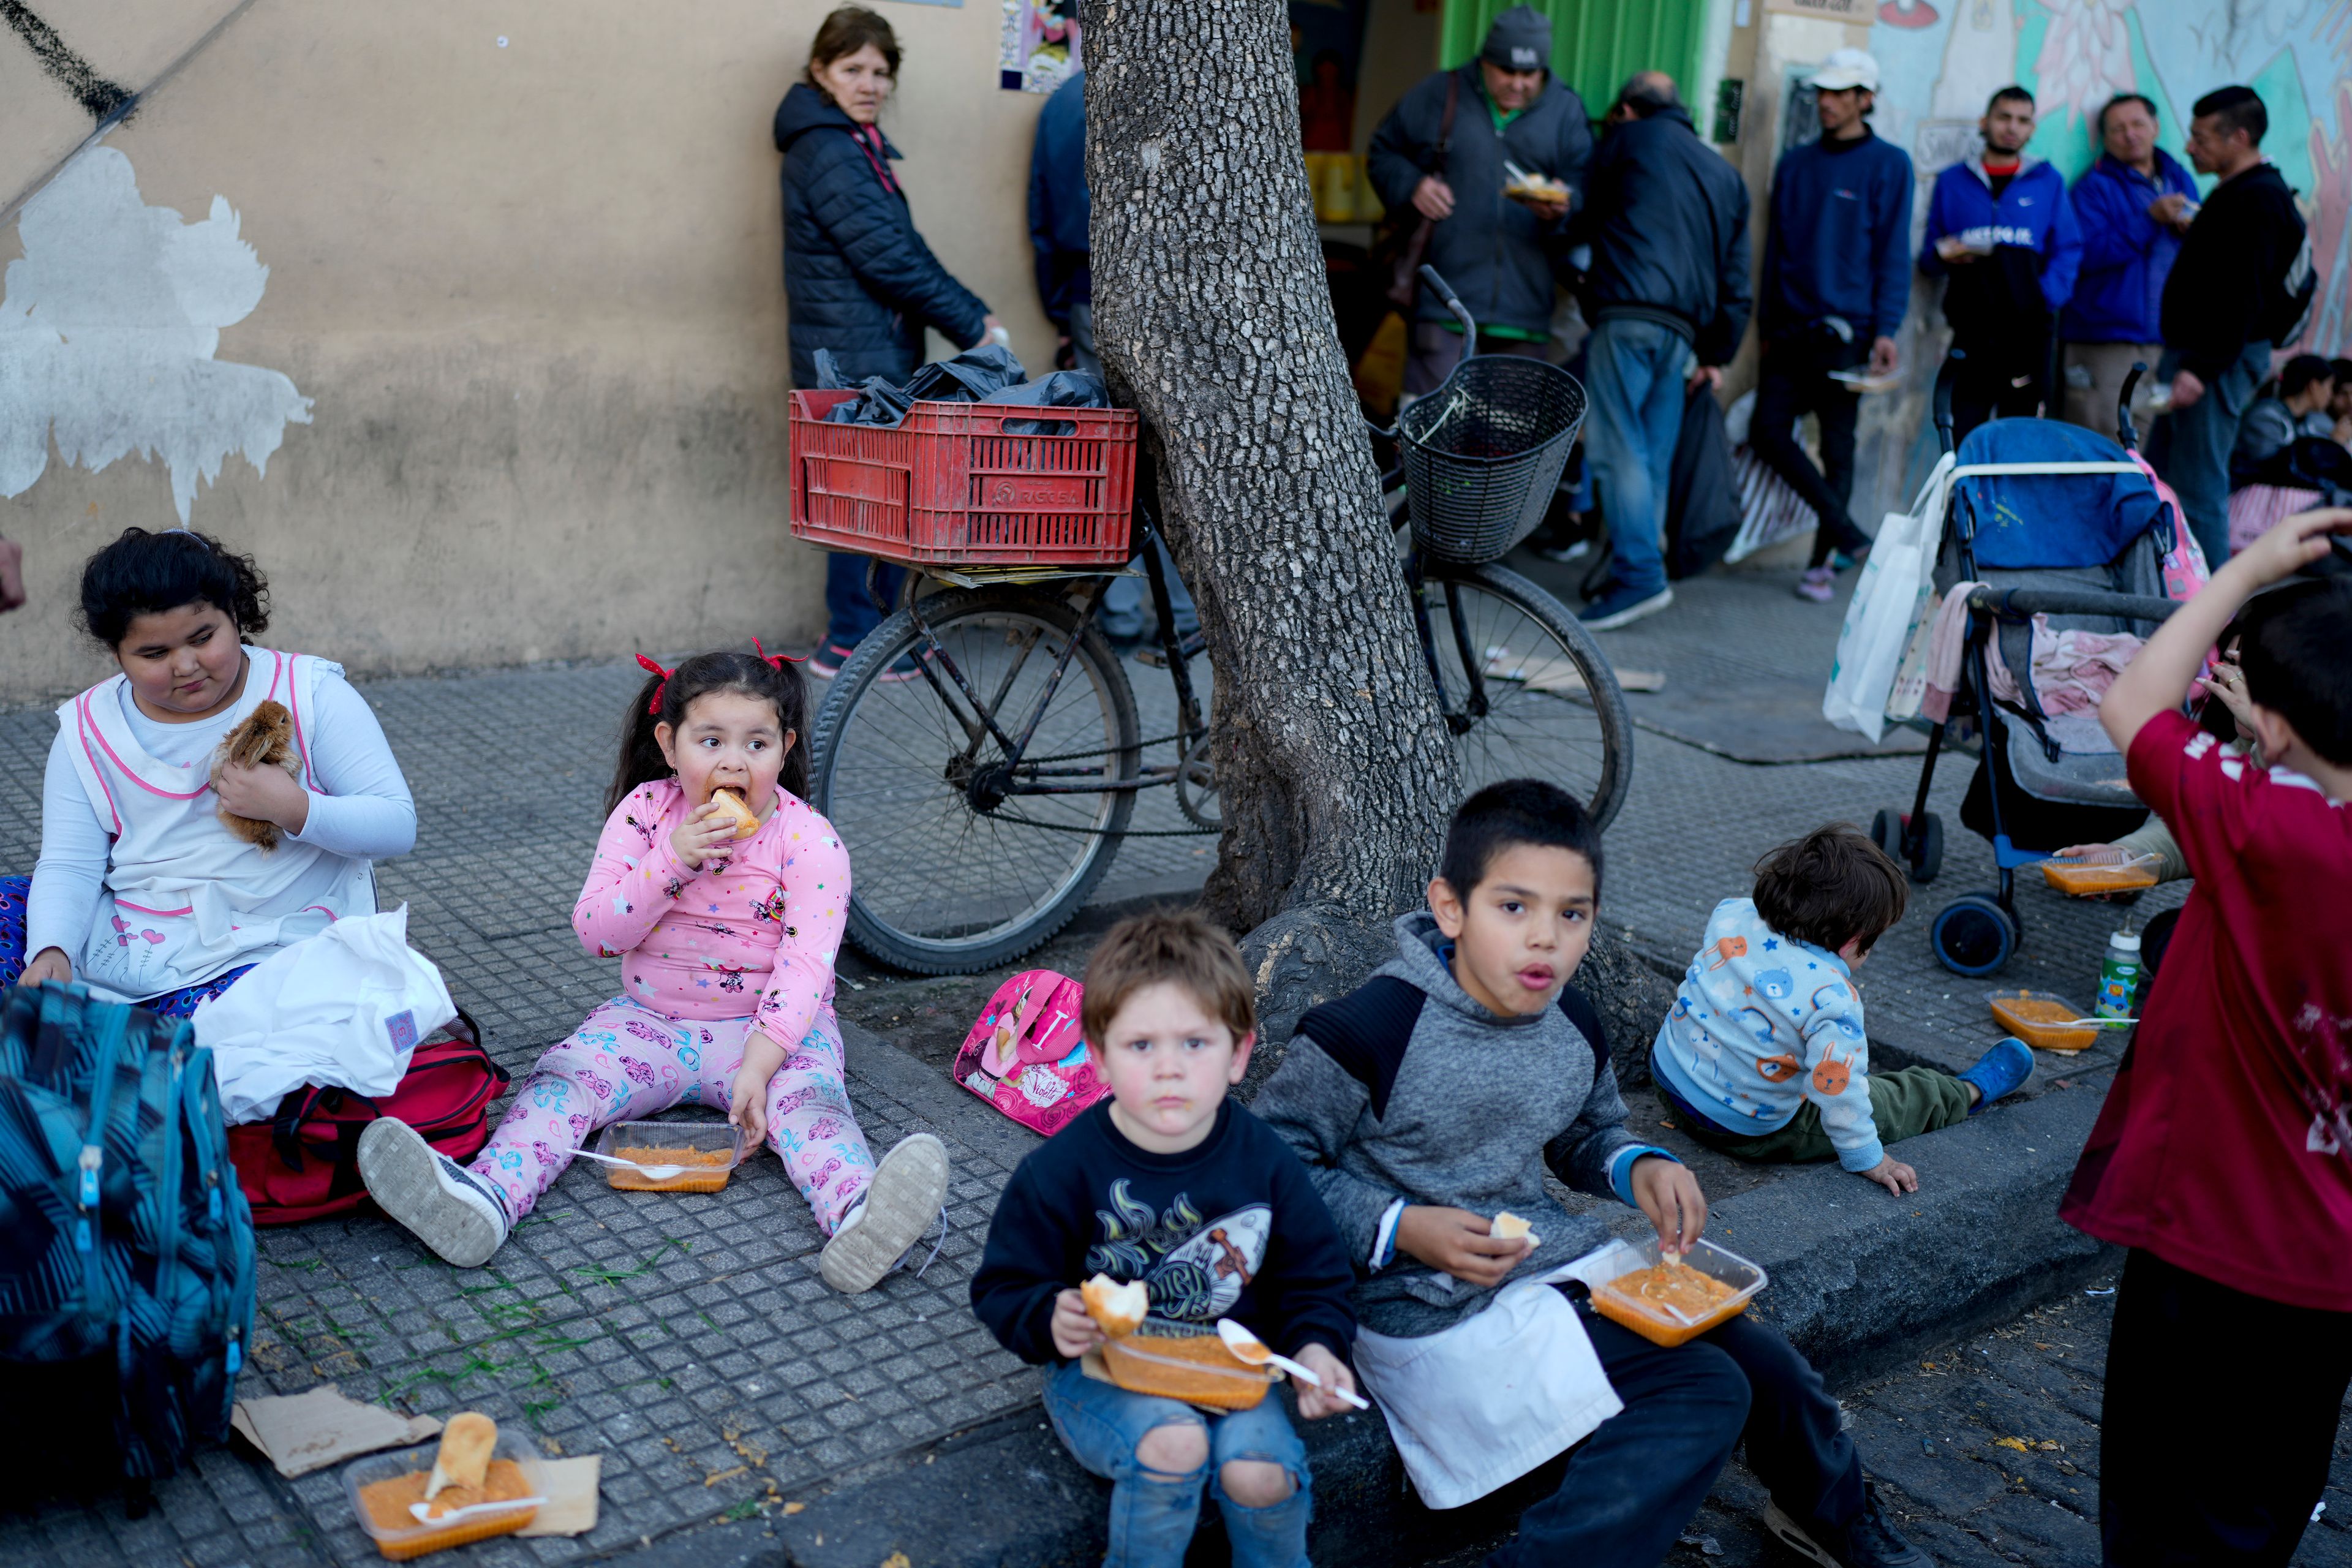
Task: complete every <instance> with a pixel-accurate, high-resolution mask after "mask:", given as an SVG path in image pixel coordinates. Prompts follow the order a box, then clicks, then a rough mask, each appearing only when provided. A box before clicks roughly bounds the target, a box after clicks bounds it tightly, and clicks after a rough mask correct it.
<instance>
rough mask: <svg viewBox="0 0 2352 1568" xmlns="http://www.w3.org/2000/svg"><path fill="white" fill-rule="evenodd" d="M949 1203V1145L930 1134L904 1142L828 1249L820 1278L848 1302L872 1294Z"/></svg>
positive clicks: (884, 1158) (879, 1167)
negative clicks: (861, 1294)
mask: <svg viewBox="0 0 2352 1568" xmlns="http://www.w3.org/2000/svg"><path fill="white" fill-rule="evenodd" d="M947 1201H948V1151H947V1145H945V1144H944V1143H941V1142H940V1141H939V1140H938V1139H936V1138H934V1137H932V1136H931V1135H930V1134H929V1133H928V1132H916V1133H912V1134H909V1135H908V1136H907V1137H905V1138H902V1139H900V1140H899V1141H898V1147H897V1148H895V1149H892V1150H891V1151H890V1152H888V1153H887V1154H885V1155H883V1156H882V1163H880V1164H878V1165H877V1166H875V1167H874V1180H873V1182H872V1183H871V1184H868V1185H867V1187H866V1196H865V1197H864V1198H863V1199H862V1200H860V1201H859V1203H858V1205H857V1206H856V1208H854V1209H852V1210H850V1211H849V1214H848V1216H847V1217H846V1218H845V1219H844V1220H843V1221H842V1222H841V1228H840V1229H839V1230H836V1231H835V1232H834V1233H833V1239H832V1240H830V1241H828V1242H826V1243H825V1244H824V1252H822V1253H820V1254H819V1255H818V1257H817V1266H816V1267H817V1273H818V1274H819V1275H821V1276H823V1278H824V1282H825V1283H826V1284H828V1285H830V1286H832V1287H833V1288H834V1289H836V1290H838V1291H840V1292H841V1293H842V1294H843V1295H845V1296H855V1295H856V1294H857V1293H858V1292H859V1291H861V1290H871V1289H874V1287H875V1286H876V1285H877V1284H879V1283H880V1282H881V1280H882V1277H883V1276H884V1275H886V1274H887V1273H889V1272H890V1270H892V1269H893V1268H897V1267H898V1260H899V1259H900V1258H904V1257H906V1255H907V1253H908V1251H909V1250H910V1249H911V1248H912V1247H914V1245H915V1243H917V1242H919V1241H920V1240H921V1239H922V1238H923V1237H924V1235H925V1234H926V1233H927V1232H929V1230H930V1228H931V1226H932V1225H933V1223H934V1222H936V1221H937V1220H938V1219H939V1217H940V1210H941V1209H944V1208H945V1207H946V1206H947Z"/></svg>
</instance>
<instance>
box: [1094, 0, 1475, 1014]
mask: <svg viewBox="0 0 2352 1568" xmlns="http://www.w3.org/2000/svg"><path fill="white" fill-rule="evenodd" d="M1082 16H1083V18H1084V32H1083V37H1085V40H1086V42H1085V49H1086V66H1087V184H1088V186H1089V188H1090V189H1091V190H1092V192H1093V193H1094V236H1093V252H1094V255H1093V264H1094V298H1095V307H1094V308H1095V332H1096V342H1097V348H1098V350H1099V352H1100V353H1101V355H1102V359H1103V363H1104V368H1105V370H1106V371H1107V372H1108V377H1109V380H1110V383H1111V385H1112V388H1113V391H1114V394H1115V395H1116V397H1117V400H1118V402H1120V403H1121V404H1131V405H1133V406H1134V407H1135V408H1137V409H1138V410H1139V411H1140V413H1141V415H1142V423H1143V429H1144V437H1143V439H1144V442H1145V445H1146V448H1147V451H1148V453H1149V454H1150V456H1152V457H1153V458H1156V463H1155V465H1154V466H1155V467H1156V470H1157V474H1158V481H1159V503H1160V504H1159V506H1158V508H1157V509H1156V512H1157V515H1158V517H1159V518H1160V521H1161V522H1162V524H1163V526H1164V528H1165V530H1166V532H1167V535H1168V542H1169V545H1170V548H1171V550H1172V551H1173V552H1174V554H1175V557H1176V562H1177V564H1178V566H1179V567H1180V568H1181V570H1182V572H1183V574H1184V578H1185V581H1186V582H1187V583H1188V584H1190V585H1191V587H1192V595H1193V597H1194V599H1195V600H1196V602H1197V603H1198V604H1199V605H1200V612H1201V625H1202V630H1203V632H1204V634H1205V636H1206V638H1207V643H1208V652H1209V658H1210V660H1211V662H1212V664H1213V667H1214V668H1215V671H1216V700H1215V710H1214V715H1213V721H1214V729H1215V733H1216V769H1217V782H1218V786H1219V790H1220V793H1221V795H1222V797H1223V810H1224V821H1225V829H1224V838H1223V844H1222V846H1221V849H1220V854H1219V858H1218V861H1217V867H1216V869H1215V871H1214V872H1213V873H1212V875H1211V876H1210V879H1209V884H1208V889H1207V892H1206V894H1205V902H1206V904H1207V906H1208V908H1209V910H1210V911H1211V912H1212V913H1213V915H1215V916H1216V917H1217V918H1219V919H1221V920H1223V921H1224V922H1225V923H1226V924H1228V925H1230V926H1233V927H1234V929H1236V930H1245V931H1249V932H1250V935H1249V937H1248V938H1247V939H1246V940H1245V942H1244V949H1245V951H1246V952H1248V953H1249V956H1250V959H1251V962H1252V963H1253V965H1254V966H1255V969H1256V971H1257V978H1258V990H1259V996H1260V1000H1261V1002H1262V1003H1263V1004H1264V1005H1265V1012H1266V1013H1267V1014H1268V1016H1267V1018H1266V1026H1267V1031H1266V1032H1267V1033H1268V1035H1269V1037H1271V1038H1273V1039H1276V1040H1279V1039H1281V1038H1283V1037H1286V1035H1287V1033H1288V1026H1289V1025H1290V1023H1291V1022H1292V1021H1294V1020H1295V1019H1296V1017H1297V1014H1298V1013H1299V1012H1300V1011H1303V1010H1304V1007H1305V1006H1306V1005H1308V1004H1310V1003H1311V1002H1312V1001H1313V1000H1316V999H1318V998H1319V997H1320V996H1323V995H1328V994H1335V993H1336V992H1337V991H1339V990H1343V989H1345V988H1346V987H1348V986H1349V985H1352V984H1354V983H1355V982H1356V981H1357V980H1359V979H1360V978H1361V976H1362V974H1363V973H1364V972H1365V970H1367V969H1368V968H1369V967H1370V965H1371V963H1377V962H1378V961H1379V959H1380V958H1381V957H1383V956H1385V955H1386V954H1387V953H1388V952H1391V951H1392V950H1391V943H1390V939H1389V936H1388V931H1387V926H1388V921H1389V919H1390V917H1391V916H1392V915H1394V914H1395V913H1397V912H1399V911H1402V910H1407V909H1412V908H1416V907H1418V906H1419V905H1420V903H1421V901H1422V896H1423V886H1424V884H1425V883H1426V882H1427V880H1428V878H1429V875H1430V873H1431V871H1432V870H1433V868H1434V867H1435V865H1436V862H1437V851H1438V848H1439V844H1440V838H1441V836H1442V832H1443V825H1444V820H1445V817H1446V814H1447V813H1448V812H1449V811H1450V809H1451V808H1452V806H1453V804H1454V799H1455V797H1456V795H1458V794H1459V791H1460V774H1459V770H1458V766H1457V763H1456V760H1455V758H1454V752H1453V746H1452V742H1451V741H1450V740H1449V738H1448V737H1447V735H1446V732H1445V729H1444V721H1442V719H1441V718H1440V716H1439V713H1438V710H1437V704H1436V700H1435V697H1434V695H1433V692H1432V690H1431V688H1430V681H1429V676H1428V673H1427V670H1426V669H1425V668H1424V667H1423V661H1422V655H1421V649H1420V645H1419V643H1418V641H1417V639H1416V637H1415V636H1414V632H1413V626H1412V601H1411V599H1410V597H1409V596H1408V595H1407V593H1406V591H1405V584H1404V579H1403V575H1402V572H1401V571H1400V570H1399V568H1398V561H1397V552H1396V549H1395V545H1394V543H1393V542H1392V540H1391V534H1390V530H1389V525H1388V520H1387V518H1386V516H1385V515H1384V514H1383V512H1382V510H1381V504H1380V477H1379V472H1378V470H1377V469H1376V468H1375V467H1374V466H1373V462H1372V457H1371V451H1370V446H1369V444H1368V443H1367V441H1366V439H1365V437H1364V432H1363V426H1362V423H1361V416H1360V412H1359V409H1358V405H1357V401H1356V395H1355V390H1354V388H1353V386H1352V385H1351V384H1350V383H1349V377H1348V366H1347V363H1346V362H1345V361H1344V360H1343V358H1342V357H1341V355H1340V352H1339V333H1338V330H1337V328H1336V326H1335V324H1334V322H1333V320H1332V314H1331V301H1330V296H1329V293H1328V288H1327V286H1326V284H1325V281H1324V276H1323V262H1322V252H1321V247H1320V246H1319V244H1318V240H1317V237H1316V233H1315V215H1314V209H1313V205H1312V204H1311V202H1310V200H1309V198H1308V194H1307V175H1306V169H1305V165H1304V163H1303V162H1302V160H1301V158H1300V155H1299V134H1298V98H1297V84H1296V81H1295V79H1294V77H1293V74H1292V65H1291V57H1290V35H1289V17H1288V14H1287V12H1286V9H1285V7H1284V5H1283V3H1282V0H1085V4H1084V8H1083V12H1082ZM1272 1054H1273V1053H1268V1055H1269V1058H1270V1057H1271V1056H1272Z"/></svg>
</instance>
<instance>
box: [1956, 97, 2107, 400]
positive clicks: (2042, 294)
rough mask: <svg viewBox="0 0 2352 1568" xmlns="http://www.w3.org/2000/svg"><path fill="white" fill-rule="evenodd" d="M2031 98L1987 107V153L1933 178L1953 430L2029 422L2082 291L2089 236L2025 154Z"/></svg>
mask: <svg viewBox="0 0 2352 1568" xmlns="http://www.w3.org/2000/svg"><path fill="white" fill-rule="evenodd" d="M2033 118H2034V116H2033V95H2032V93H2030V92H2028V91H2026V90H2025V89H2023V88H2021V87H2005V88H2002V89H2000V91H1998V92H1996V93H1994V94H1993V95H1992V100H1991V101H1990V103H1988V104H1986V105H1985V111H1984V118H1983V119H1981V120H1979V121H1977V133H1978V134H1979V135H1980V136H1982V137H1983V138H1984V151H1983V152H1982V153H1979V154H1978V155H1977V156H1976V157H1974V158H1964V159H1962V160H1961V161H1960V162H1958V163H1955V164H1953V165H1952V166H1951V167H1950V168H1948V169H1946V170H1945V171H1944V172H1943V173H1942V174H1937V176H1936V184H1935V190H1934V192H1933V194H1932V195H1930V196H1929V197H1928V199H1927V236H1926V238H1925V239H1924V240H1923V241H1922V242H1921V244H1920V247H1919V270H1920V272H1921V273H1923V274H1924V275H1926V276H1927V277H1929V278H1944V279H1948V282H1947V283H1946V284H1945V285H1944V319H1945V320H1946V321H1949V322H1950V323H1951V324H1952V352H1953V353H1955V354H1957V355H1958V356H1960V363H1959V365H1958V375H1957V376H1956V377H1955V378H1954V381H1953V386H1952V432H1953V434H1954V436H1955V437H1965V436H1966V435H1968V433H1969V431H1971V430H1973V429H1975V428H1976V427H1977V426H1979V425H1981V424H1983V423H1984V422H1985V421H1986V420H1988V419H2031V418H2034V417H2037V416H2040V414H2041V413H2042V404H2043V403H2045V402H2046V401H2048V399H2049V396H2050V353H2051V346H2052V339H2051V335H2050V334H2051V328H2052V326H2053V323H2054V322H2055V321H2056V319H2057V315H2058V311H2059V310H2060V309H2061V308H2062V307H2063V305H2064V304H2065V303H2066V300H2067V299H2068V298H2069V297H2070V296H2071V295H2072V294H2073V293H2074V269H2075V268H2076V266H2077V265H2078V264H2079V263H2080V262H2081V260H2082V255H2083V241H2082V237H2081V236H2080V235H2079V234H2077V233H2076V232H2075V230H2074V209H2073V208H2072V207H2070V206H2068V205H2066V179H2065V176H2064V175H2063V174H2059V172H2058V169H2057V166H2056V165H2055V164H2053V163H2043V162H2042V160H2040V159H2038V158H2029V157H2027V156H2026V155H2025V144H2026V143H2027V142H2031V141H2032V140H2033Z"/></svg>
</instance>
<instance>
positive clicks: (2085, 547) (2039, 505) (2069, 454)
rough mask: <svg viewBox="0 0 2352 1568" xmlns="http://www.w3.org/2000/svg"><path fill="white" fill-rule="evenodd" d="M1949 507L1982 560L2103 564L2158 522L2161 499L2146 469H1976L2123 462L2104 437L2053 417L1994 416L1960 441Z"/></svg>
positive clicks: (1987, 563)
mask: <svg viewBox="0 0 2352 1568" xmlns="http://www.w3.org/2000/svg"><path fill="white" fill-rule="evenodd" d="M1958 457H1959V469H1958V473H1959V477H1958V479H1956V480H1955V481H1954V483H1953V491H1954V497H1953V506H1952V515H1953V518H1954V521H1956V522H1957V523H1958V526H1959V527H1960V529H1961V531H1962V532H1963V535H1964V536H1967V537H1969V540H1970V547H1971V549H1972V550H1973V551H1974V552H1975V555H1976V563H1977V565H1978V566H1979V567H2005V568H2010V569H2012V570H2014V569H2016V568H2020V567H2066V566H2105V565H2106V564H2107V563H2110V562H2112V561H2114V560H2115V559H2116V557H2118V556H2120V555H2121V554H2123V552H2125V551H2126V549H2128V548H2129V547H2130V546H2131V544H2132V542H2134V541H2136V540H2137V539H2138V538H2139V537H2140V536H2141V535H2142V534H2144V533H2146V532H2147V531H2148V530H2149V529H2151V528H2153V527H2155V526H2156V523H2157V521H2158V518H2159V517H2160V516H2161V515H2162V514H2163V502H2162V501H2161V500H2158V498H2157V493H2156V487H2155V485H2153V484H2152V483H2150V482H2149V480H2148V478H2147V475H2146V474H2144V473H2142V472H2140V471H2139V469H2138V468H2137V467H2133V468H2129V469H2128V471H2125V472H2117V473H2104V474H2102V473H2089V474H2085V473H2056V474H1970V473H1969V471H1968V470H1969V468H1972V467H1975V466H1977V465H1979V464H1987V463H2004V464H2006V463H2019V464H2036V465H2039V464H2045V463H2047V464H2056V463H2070V464H2071V463H2118V464H2129V463H2130V462H2131V457H2130V455H2129V454H2128V453H2126V451H2125V450H2124V449H2123V448H2122V447H2118V446H2116V444H2115V443H2114V442H2113V441H2110V440H2108V439H2107V438H2106V437H2104V436H2100V435H2096V434H2095V433H2094V432H2092V431H2089V430H2085V429H2084V428H2082V427H2081V426H2076V425H2062V424H2060V423H2059V422H2058V421H2056V420H2054V419H1996V420H1994V421H1992V422H1991V423H1990V424H1989V425H1979V426H1977V428H1976V429H1974V430H1972V431H1970V432H1969V437H1968V439H1967V440H1965V441H1962V442H1961V443H1960V449H1959V454H1958Z"/></svg>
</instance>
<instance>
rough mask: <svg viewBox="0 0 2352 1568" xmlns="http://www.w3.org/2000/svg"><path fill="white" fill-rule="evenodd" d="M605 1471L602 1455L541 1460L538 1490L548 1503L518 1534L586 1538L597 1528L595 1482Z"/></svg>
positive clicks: (542, 1504) (544, 1503)
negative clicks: (582, 1536) (588, 1533)
mask: <svg viewBox="0 0 2352 1568" xmlns="http://www.w3.org/2000/svg"><path fill="white" fill-rule="evenodd" d="M539 1474H540V1490H541V1493H542V1494H544V1495H545V1497H546V1499H547V1500H546V1501H545V1502H543V1503H541V1504H540V1505H539V1512H538V1514H537V1515H536V1516H535V1517H534V1518H533V1519H532V1520H531V1521H530V1523H529V1524H526V1525H524V1526H523V1527H522V1528H521V1529H520V1530H519V1531H516V1532H515V1533H516V1534H518V1535H585V1534H586V1533H587V1532H588V1531H592V1530H593V1529H595V1528H596V1483H597V1481H598V1479H599V1478H601V1477H602V1476H603V1474H604V1455H602V1454H586V1455H583V1456H582V1457H581V1458H577V1459H541V1460H540V1462H539Z"/></svg>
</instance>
